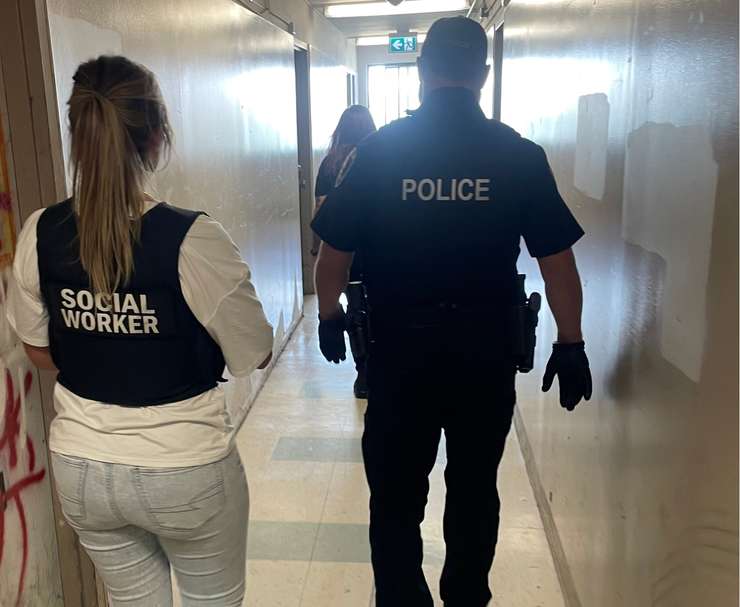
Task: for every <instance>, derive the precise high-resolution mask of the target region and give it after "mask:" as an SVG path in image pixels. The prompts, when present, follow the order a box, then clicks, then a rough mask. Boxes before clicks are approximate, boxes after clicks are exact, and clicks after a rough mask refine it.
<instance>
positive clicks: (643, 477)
mask: <svg viewBox="0 0 740 607" xmlns="http://www.w3.org/2000/svg"><path fill="white" fill-rule="evenodd" d="M737 17H738V5H737V2H735V1H733V0H719V1H709V0H705V1H692V2H680V1H678V0H669V1H666V2H660V3H655V2H649V1H647V0H638V1H636V2H633V1H627V0H606V1H599V2H591V1H590V0H588V1H587V0H576V1H575V2H565V1H559V0H553V1H551V2H530V1H526V0H512V2H511V4H510V5H509V7H508V9H507V11H506V13H505V17H504V20H505V26H504V28H505V29H504V31H505V45H504V71H503V78H502V84H503V112H502V119H503V120H504V122H507V123H509V124H511V126H513V127H515V128H516V129H517V130H519V131H520V132H522V133H523V134H524V135H526V136H528V137H530V138H531V139H534V140H535V141H536V142H538V143H540V144H542V145H543V146H544V147H545V149H546V151H547V152H548V156H549V158H550V161H551V164H552V166H553V170H554V172H555V175H556V178H557V181H558V184H559V186H560V189H561V193H562V194H563V195H564V197H565V198H566V200H567V201H568V202H569V204H570V206H571V208H572V209H573V210H574V211H575V213H576V215H577V216H578V219H579V220H580V221H581V223H582V224H583V226H584V227H585V229H586V232H587V236H586V238H585V239H584V240H583V241H582V242H581V243H579V244H578V245H577V247H576V254H577V257H578V261H579V266H580V269H581V272H582V276H583V281H584V285H585V306H586V309H585V318H584V332H585V337H586V341H587V347H588V352H589V355H590V357H591V362H592V370H593V374H594V380H595V386H594V390H595V394H594V399H593V400H592V402H591V403H589V404H582V405H581V406H580V407H579V408H578V409H577V410H576V412H575V413H572V414H568V413H566V412H565V411H564V410H562V409H561V408H560V406H559V405H558V403H557V400H556V398H557V397H556V393H551V394H548V395H542V394H541V393H540V392H539V381H540V379H541V374H542V370H543V369H544V365H545V362H546V360H547V356H548V355H549V347H548V346H547V344H548V343H549V342H550V341H551V340H552V339H554V336H555V327H554V323H553V321H552V319H551V317H550V315H549V313H546V314H544V315H543V319H542V322H541V330H540V336H539V341H540V344H543V345H542V346H541V347H540V348H539V351H538V363H537V372H535V373H533V374H532V376H525V377H522V378H521V379H520V381H519V412H520V420H521V422H523V423H520V424H519V429H520V430H521V431H522V432H523V436H524V439H525V440H523V441H522V443H523V444H524V446H525V449H526V450H527V451H528V455H529V456H530V457H531V458H532V462H531V463H532V464H533V468H532V470H533V472H534V478H535V481H536V482H537V483H540V484H541V487H540V488H541V489H542V491H541V495H542V496H544V499H545V502H546V503H544V504H542V506H543V507H544V509H545V511H546V513H547V511H548V510H549V512H550V513H551V514H552V517H553V521H554V523H555V533H554V534H551V539H553V542H554V546H555V549H556V550H555V551H556V553H558V554H560V556H564V563H562V564H564V565H565V567H564V568H563V569H562V570H561V577H562V579H563V582H564V589H565V591H566V598H567V599H568V605H582V606H583V607H592V606H598V607H623V606H625V605H630V606H632V605H634V606H639V607H643V606H652V607H684V606H687V607H688V606H690V605H691V606H696V605H711V606H712V607H730V606H735V605H737V597H738V538H737V532H738V527H737V526H738V457H737V453H738V393H737V386H738V316H737V309H738V255H737V250H738V233H737V228H738V147H737V146H738V141H737V137H738V130H737V107H738V94H737V93H738V91H737V73H738V71H737ZM520 269H521V270H524V271H526V272H527V273H528V274H529V275H530V281H529V286H530V288H537V289H541V288H542V285H541V283H540V282H539V274H538V272H537V269H536V267H535V266H534V264H532V263H531V262H529V261H524V260H523V261H522V263H521V264H520ZM554 392H556V391H554ZM504 499H505V496H504ZM560 549H562V554H561V553H560Z"/></svg>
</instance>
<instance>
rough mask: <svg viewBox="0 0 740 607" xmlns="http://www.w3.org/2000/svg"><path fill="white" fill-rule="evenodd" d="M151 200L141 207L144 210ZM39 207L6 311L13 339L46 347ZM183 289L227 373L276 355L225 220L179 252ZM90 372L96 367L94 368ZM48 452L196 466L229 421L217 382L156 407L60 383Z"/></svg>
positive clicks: (22, 240)
mask: <svg viewBox="0 0 740 607" xmlns="http://www.w3.org/2000/svg"><path fill="white" fill-rule="evenodd" d="M155 204H156V203H153V202H151V203H147V211H148V210H149V209H151V208H153V207H154V206H155ZM42 212H43V209H41V210H39V211H37V212H35V213H34V214H33V215H32V216H31V217H29V218H28V221H26V224H25V225H24V227H23V230H22V232H21V234H20V237H19V239H18V246H17V249H16V256H15V262H14V264H13V280H12V281H11V285H10V289H9V292H8V301H7V316H8V321H9V322H10V324H11V326H12V327H13V328H14V329H15V331H16V333H17V334H18V337H19V338H20V339H21V340H22V341H23V342H24V343H26V344H29V345H31V346H37V347H40V348H43V347H47V346H48V345H49V331H48V328H49V314H48V310H47V309H46V305H45V304H44V301H43V298H42V295H41V288H40V280H39V268H38V255H37V251H36V226H37V224H38V220H39V217H40V216H41V213H42ZM179 273H180V285H181V286H182V292H183V295H184V297H185V301H186V302H187V304H188V306H189V307H190V309H191V310H192V312H193V314H194V315H195V317H196V318H197V319H198V321H199V322H200V323H201V324H202V325H203V326H204V327H205V328H206V330H207V331H208V333H209V334H210V335H211V337H213V339H214V340H216V343H218V344H219V346H220V347H221V350H222V351H223V354H224V358H225V359H226V365H227V367H228V369H229V372H230V373H231V374H232V375H233V376H235V377H243V376H246V375H249V374H250V373H251V372H252V371H254V370H255V369H256V368H257V366H258V365H259V364H260V363H262V362H263V361H264V360H265V359H266V358H267V357H268V355H269V354H270V352H271V351H272V346H273V335H272V326H271V325H270V323H269V322H268V321H267V318H266V317H265V313H264V311H263V309H262V304H261V303H260V300H259V299H258V297H257V294H256V292H255V289H254V286H253V285H252V283H251V280H250V277H251V275H250V271H249V267H248V266H247V264H246V263H244V261H243V260H242V258H241V255H240V254H239V249H238V248H237V246H236V245H235V244H234V242H233V241H232V240H231V238H230V237H229V235H228V234H227V233H226V231H225V230H224V229H223V227H222V226H221V224H219V223H218V222H217V221H215V220H213V219H211V218H210V217H207V216H205V215H201V216H199V217H198V218H197V219H196V220H195V222H194V223H193V225H192V227H191V228H190V231H189V232H188V234H187V236H186V237H185V240H184V241H183V243H182V247H181V248H180V258H179ZM91 372H94V369H91ZM54 406H55V409H56V412H57V415H56V417H55V418H54V421H53V422H52V424H51V430H50V434H49V448H50V449H51V450H52V451H55V452H57V453H61V454H64V455H70V456H77V457H84V458H88V459H94V460H98V461H103V462H111V463H118V464H127V465H146V466H151V467H178V466H196V465H201V464H206V463H210V462H214V461H217V460H219V459H221V458H223V457H224V456H226V455H227V454H228V452H229V451H230V450H231V448H232V441H233V437H234V430H235V429H234V426H233V424H232V422H231V419H230V416H229V414H228V411H227V408H226V400H225V396H224V391H223V389H222V388H221V387H220V386H219V387H216V388H214V389H213V390H210V391H208V392H205V393H203V394H200V395H198V396H196V397H194V398H189V399H187V400H184V401H181V402H177V403H171V404H167V405H158V406H153V407H120V406H117V405H111V404H106V403H101V402H97V401H92V400H89V399H85V398H81V397H79V396H77V395H76V394H73V393H72V392H70V391H69V390H67V389H66V388H64V387H63V386H61V385H59V384H57V385H56V387H55V390H54Z"/></svg>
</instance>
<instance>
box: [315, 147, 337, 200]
mask: <svg viewBox="0 0 740 607" xmlns="http://www.w3.org/2000/svg"><path fill="white" fill-rule="evenodd" d="M335 178H336V176H335V175H334V172H333V171H332V170H331V169H330V168H329V157H328V156H327V157H325V158H324V159H323V160H322V161H321V164H320V165H319V173H318V175H317V176H316V187H315V188H314V195H315V196H316V198H318V197H319V196H326V195H328V194H329V192H331V189H332V188H333V187H334V180H335Z"/></svg>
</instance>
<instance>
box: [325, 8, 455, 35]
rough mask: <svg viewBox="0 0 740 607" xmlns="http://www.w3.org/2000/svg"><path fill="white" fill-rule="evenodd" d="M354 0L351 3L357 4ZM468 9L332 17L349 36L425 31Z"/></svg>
mask: <svg viewBox="0 0 740 607" xmlns="http://www.w3.org/2000/svg"><path fill="white" fill-rule="evenodd" d="M356 2H357V0H353V1H352V2H351V4H355V3H356ZM338 4H349V3H348V2H347V0H317V1H314V2H312V5H313V6H314V7H315V8H317V9H319V10H323V9H324V8H325V7H326V6H329V5H338ZM466 12H467V10H463V11H451V12H435V13H417V14H412V15H382V16H377V17H350V18H341V19H330V21H331V22H332V23H333V24H334V25H336V26H337V28H339V30H340V31H342V32H343V33H344V34H345V35H346V36H347V37H348V38H359V37H360V36H378V35H385V34H391V33H395V32H407V31H408V32H417V33H424V32H426V31H427V30H428V29H429V27H430V26H431V25H432V23H434V22H435V21H436V20H437V19H440V18H441V17H454V16H457V15H463V16H464V15H465V14H466Z"/></svg>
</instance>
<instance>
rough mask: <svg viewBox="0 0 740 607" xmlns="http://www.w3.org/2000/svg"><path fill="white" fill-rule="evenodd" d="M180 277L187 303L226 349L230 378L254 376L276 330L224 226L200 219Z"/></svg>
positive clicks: (184, 254)
mask: <svg viewBox="0 0 740 607" xmlns="http://www.w3.org/2000/svg"><path fill="white" fill-rule="evenodd" d="M179 271H180V284H181V286H182V292H183V295H184V297H185V301H186V302H187V304H188V306H190V309H191V310H192V312H193V314H194V315H195V317H196V318H197V319H198V321H199V322H200V323H201V324H202V325H203V326H204V327H205V328H206V330H207V331H208V333H209V334H210V335H211V337H213V339H214V340H215V341H216V343H218V345H219V346H221V350H222V352H223V354H224V358H225V359H226V365H227V367H228V369H229V372H230V373H231V374H232V375H233V376H235V377H244V376H246V375H249V374H250V373H251V372H252V371H254V370H255V369H256V368H257V367H258V366H259V365H260V363H262V362H263V361H264V360H265V359H266V358H267V357H268V356H269V354H270V353H271V352H272V346H273V334H272V326H271V325H270V323H269V322H268V321H267V318H266V317H265V312H264V310H263V308H262V303H261V302H260V300H259V298H258V297H257V293H256V290H255V288H254V285H253V284H252V281H251V272H250V270H249V266H247V264H246V263H245V262H244V260H243V259H242V257H241V255H240V253H239V249H238V247H237V246H236V245H235V244H234V242H233V241H232V240H231V238H230V237H229V235H228V234H227V233H226V230H224V228H223V227H222V226H221V224H220V223H218V222H217V221H215V220H214V219H211V218H210V217H208V216H206V215H201V216H200V217H198V219H196V221H195V223H194V224H193V226H192V227H191V228H190V231H189V232H188V235H187V236H186V238H185V240H184V241H183V244H182V248H181V249H180V261H179Z"/></svg>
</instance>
